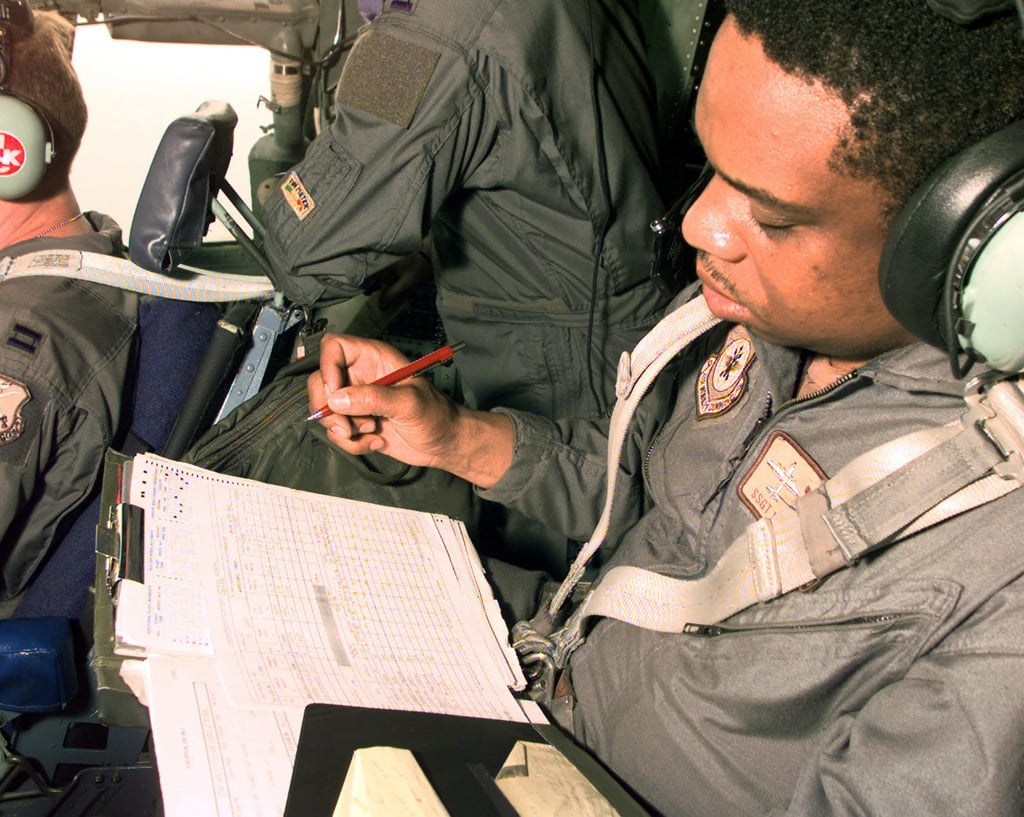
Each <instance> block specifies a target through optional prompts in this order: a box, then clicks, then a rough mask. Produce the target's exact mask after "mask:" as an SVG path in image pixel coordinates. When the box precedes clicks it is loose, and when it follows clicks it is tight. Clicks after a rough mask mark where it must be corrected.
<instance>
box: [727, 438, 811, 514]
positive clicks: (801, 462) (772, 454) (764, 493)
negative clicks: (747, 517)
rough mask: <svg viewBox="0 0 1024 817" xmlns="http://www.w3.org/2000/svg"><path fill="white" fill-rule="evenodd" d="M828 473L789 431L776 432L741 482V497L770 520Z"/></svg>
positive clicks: (790, 505) (745, 503) (748, 505)
mask: <svg viewBox="0 0 1024 817" xmlns="http://www.w3.org/2000/svg"><path fill="white" fill-rule="evenodd" d="M824 479H825V472H824V471H822V470H821V468H820V467H818V464H817V463H816V462H815V461H814V460H812V459H811V458H810V456H808V454H807V452H806V451H804V450H803V449H802V448H801V447H800V446H799V445H797V443H796V441H795V440H793V438H792V437H790V436H789V435H788V434H784V433H783V432H781V431H775V432H773V433H772V434H771V436H770V437H769V438H768V441H767V442H766V443H765V446H764V448H763V449H762V451H761V456H760V457H758V458H757V462H756V463H755V464H754V467H753V468H751V469H750V471H749V472H748V473H747V475H746V476H745V477H743V480H742V481H741V482H740V484H739V489H738V490H739V495H740V499H742V500H743V504H744V505H746V506H747V507H748V508H750V510H751V512H752V513H753V514H754V516H755V517H757V518H758V519H762V518H763V519H771V518H772V517H773V516H775V514H776V513H777V512H778V510H779V508H781V507H783V506H788V507H793V506H794V505H795V503H796V498H797V497H798V496H800V495H802V494H807V493H810V492H811V491H813V490H814V489H815V488H817V487H818V486H819V485H820V484H821V483H822V481H823V480H824Z"/></svg>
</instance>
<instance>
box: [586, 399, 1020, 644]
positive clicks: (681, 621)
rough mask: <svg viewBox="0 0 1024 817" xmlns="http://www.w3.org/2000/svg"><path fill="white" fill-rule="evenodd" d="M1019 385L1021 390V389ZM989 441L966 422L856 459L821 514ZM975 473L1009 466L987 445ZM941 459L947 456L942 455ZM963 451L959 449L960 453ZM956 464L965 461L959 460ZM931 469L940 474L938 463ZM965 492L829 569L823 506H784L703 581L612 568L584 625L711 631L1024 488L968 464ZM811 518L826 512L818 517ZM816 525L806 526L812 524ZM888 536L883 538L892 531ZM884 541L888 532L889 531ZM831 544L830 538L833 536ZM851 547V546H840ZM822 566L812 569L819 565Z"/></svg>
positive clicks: (836, 480) (590, 601)
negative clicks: (811, 532)
mask: <svg viewBox="0 0 1024 817" xmlns="http://www.w3.org/2000/svg"><path fill="white" fill-rule="evenodd" d="M1012 388H1017V387H1016V386H1012ZM961 434H963V435H968V438H969V439H972V440H975V441H977V442H980V435H977V434H976V433H975V430H974V428H973V427H972V426H965V425H964V424H963V423H962V422H959V421H958V422H956V423H952V424H950V425H948V426H943V427H941V428H931V429H924V430H921V431H916V432H913V433H911V434H908V435H905V436H904V437H900V438H898V439H896V440H893V441H891V442H889V443H886V444H885V445H882V446H879V447H878V448H875V449H873V450H871V451H868V452H866V453H865V454H862V455H861V456H859V457H857V458H856V459H854V460H852V461H851V462H850V463H848V464H847V465H846V467H844V468H843V469H841V470H840V471H839V472H838V473H837V474H836V476H835V477H833V478H832V479H830V480H828V481H827V482H825V483H824V484H823V485H821V486H819V487H818V488H817V489H816V490H815V491H814V492H813V493H814V494H818V495H819V496H821V497H824V499H822V501H821V504H820V506H819V507H821V508H824V509H826V510H827V513H825V514H823V515H822V517H823V518H824V519H825V520H826V523H827V521H828V515H829V514H831V513H833V511H832V510H828V509H829V508H831V509H836V508H837V507H838V508H840V509H841V506H842V505H844V504H845V503H848V502H856V501H858V497H859V496H860V497H862V496H863V495H864V494H865V493H868V494H869V495H870V494H871V492H873V491H875V490H878V489H879V486H881V487H882V488H884V487H885V485H886V483H887V482H888V481H889V480H890V478H891V477H892V476H893V475H894V474H896V472H897V471H901V470H906V469H912V468H913V467H914V466H915V462H920V458H922V457H924V456H925V455H926V454H929V453H930V452H933V451H938V450H939V448H940V447H941V446H946V447H948V448H950V449H951V450H952V449H953V447H954V444H955V443H959V442H960V439H954V438H958V437H959V435H961ZM977 450H978V457H977V458H976V462H974V463H972V465H973V466H974V469H983V468H991V467H992V466H993V464H994V463H996V462H998V461H999V460H1000V457H999V454H998V451H996V450H995V448H994V447H992V450H988V444H987V443H984V442H981V445H980V447H979V448H978V449H977ZM941 453H942V452H940V454H941ZM958 453H959V452H958ZM951 463H952V464H953V465H954V466H955V467H958V468H959V467H961V466H962V465H963V464H962V463H961V462H959V461H958V460H957V459H956V458H955V457H951ZM928 470H931V466H930V465H929V467H928ZM963 471H964V476H963V480H964V482H965V483H967V484H966V485H965V486H964V487H961V488H959V489H958V490H955V491H954V492H953V493H951V495H949V496H947V497H946V498H945V499H943V500H942V501H940V502H938V503H937V504H931V505H930V507H927V508H926V509H925V510H924V511H923V513H922V512H919V511H917V510H915V509H914V504H915V500H913V499H910V498H907V500H906V502H907V505H908V506H909V507H910V508H911V509H912V510H911V511H910V513H912V514H913V513H916V514H917V515H916V517H915V519H914V521H913V522H911V523H910V524H909V525H906V526H905V527H903V528H902V529H900V530H899V532H898V534H896V535H891V536H884V538H883V540H882V541H874V540H867V541H864V542H862V543H861V544H860V549H859V551H857V552H853V553H845V550H846V549H847V548H843V550H844V553H845V555H844V558H843V559H839V560H832V562H831V564H830V565H829V566H828V567H827V568H826V569H825V570H823V569H822V560H821V559H820V558H819V559H814V557H813V556H812V552H813V551H814V549H815V548H817V549H818V550H819V551H820V550H822V549H823V548H829V547H832V548H833V549H835V546H836V541H835V540H831V541H824V542H822V541H812V542H808V541H806V540H805V531H806V530H807V529H808V527H807V526H804V525H802V524H801V516H800V509H801V508H803V507H807V508H808V509H812V508H813V507H814V505H812V504H811V503H807V504H806V506H805V504H804V503H803V501H801V502H799V503H798V504H797V507H795V508H793V507H785V508H782V509H780V510H779V511H778V512H777V513H776V514H775V516H773V517H772V518H771V519H760V520H758V521H757V522H754V523H753V524H751V525H749V526H748V527H747V529H746V530H745V531H744V533H743V534H742V535H741V536H740V537H739V538H738V539H736V540H735V541H734V542H733V543H732V544H731V545H730V546H729V548H727V549H726V552H725V554H724V556H723V557H722V558H721V559H720V560H719V561H718V563H717V564H716V565H715V566H714V568H712V570H711V571H710V572H709V573H708V574H707V575H706V576H704V577H702V578H700V579H690V580H683V579H675V578H671V577H668V576H664V575H661V574H658V573H654V572H652V571H649V570H644V569H642V568H638V567H631V566H619V567H614V568H612V569H611V570H609V571H608V572H607V573H606V574H605V575H604V576H603V577H602V579H601V581H600V582H599V583H598V584H597V585H596V586H595V587H594V589H593V590H592V591H591V592H590V594H589V595H588V596H587V598H586V599H585V600H584V602H583V605H582V607H581V610H580V611H579V616H578V620H579V621H580V622H582V620H583V619H585V618H586V617H589V616H593V615H598V616H606V617H610V618H616V619H619V620H622V621H626V622H628V623H630V624H634V625H636V626H638V627H644V628H646V629H650V630H657V631H661V632H682V631H684V630H685V629H686V628H687V627H692V626H694V625H710V624H715V623H717V622H719V621H722V620H724V619H726V618H728V617H729V616H731V615H733V614H734V613H737V612H739V611H740V610H743V609H745V608H747V607H750V606H752V605H754V604H756V603H758V602H764V601H769V600H770V599H773V598H777V597H779V596H781V595H783V594H785V593H789V592H791V591H793V590H796V589H798V588H800V587H802V586H804V585H807V584H808V583H810V582H813V581H816V580H817V579H820V578H823V573H826V574H827V573H828V572H833V571H835V570H837V569H839V568H841V567H845V566H846V565H847V564H849V563H851V562H852V561H853V560H854V559H856V558H858V557H859V556H861V555H863V553H865V552H867V551H868V550H871V549H873V548H874V547H877V546H878V545H880V544H891V543H893V542H895V541H898V540H899V539H902V538H905V537H907V536H910V535H911V534H913V533H916V532H918V531H921V530H923V529H925V528H927V527H929V526H931V525H935V524H938V523H939V522H941V521H943V520H945V519H948V518H950V517H952V516H955V515H957V514H960V513H963V512H964V511H966V510H970V509H971V508H974V507H977V506H978V505H981V504H984V503H986V502H990V501H992V500H994V499H998V498H999V497H1001V496H1003V495H1005V494H1007V493H1009V492H1010V491H1013V490H1015V489H1016V488H1019V487H1020V485H1021V482H1020V480H1019V479H1012V478H1006V477H1001V476H999V475H998V474H996V473H990V474H989V475H988V476H985V477H982V478H981V479H978V478H977V475H976V470H972V469H971V468H967V467H963ZM808 512H809V513H815V514H816V515H817V513H816V512H815V511H814V510H809V511H808ZM807 521H808V520H806V519H805V520H804V522H807ZM883 533H884V532H883ZM880 535H881V534H880ZM825 538H827V534H826V537H825ZM839 544H840V545H842V544H843V543H842V542H839ZM812 563H813V566H812Z"/></svg>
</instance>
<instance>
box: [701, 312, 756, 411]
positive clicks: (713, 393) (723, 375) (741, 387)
mask: <svg viewBox="0 0 1024 817" xmlns="http://www.w3.org/2000/svg"><path fill="white" fill-rule="evenodd" d="M754 357H755V353H754V345H753V344H752V343H751V342H750V337H749V336H748V335H747V332H746V330H745V329H744V328H743V327H742V326H734V327H733V328H732V329H731V330H730V332H729V334H728V335H727V336H726V338H725V345H724V346H723V347H722V351H720V352H717V353H716V354H713V355H711V356H710V357H709V358H708V359H707V360H705V361H704V365H703V366H701V369H700V374H699V375H698V376H697V419H698V420H705V419H707V418H708V417H716V416H718V415H719V414H724V413H725V412H727V411H728V410H729V409H731V408H732V407H733V406H734V405H736V403H737V402H738V401H739V399H740V398H741V397H742V396H743V393H744V392H745V391H746V390H747V369H749V368H750V365H751V364H752V363H753V362H754Z"/></svg>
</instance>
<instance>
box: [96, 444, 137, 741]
mask: <svg viewBox="0 0 1024 817" xmlns="http://www.w3.org/2000/svg"><path fill="white" fill-rule="evenodd" d="M131 461H132V458H131V457H129V456H127V455H125V454H122V453H120V452H118V451H115V450H113V449H108V450H107V452H106V455H105V456H104V462H103V478H102V486H101V492H100V518H99V520H98V524H97V526H96V582H95V585H94V588H95V598H94V602H93V648H92V654H91V658H90V662H89V663H90V667H91V668H92V671H93V674H94V676H95V678H96V707H97V712H98V714H99V716H100V719H101V720H102V721H103V722H104V723H105V724H107V725H109V726H130V727H146V728H148V727H149V710H148V709H146V707H145V706H143V705H142V704H141V703H139V701H138V699H137V698H136V697H135V694H134V693H133V692H132V691H131V690H130V689H129V688H128V685H127V684H126V683H125V682H124V679H123V678H122V677H121V674H120V673H121V665H122V664H123V663H124V661H125V660H131V659H125V658H124V657H123V656H121V655H117V654H115V652H114V645H115V637H114V618H115V616H116V614H117V607H116V589H117V583H118V582H119V581H121V579H123V578H125V577H126V576H128V577H131V578H134V579H136V580H138V581H141V580H142V563H143V558H142V557H143V553H142V533H143V530H142V522H143V520H142V513H141V511H139V510H138V508H132V507H131V506H128V505H126V503H124V502H123V501H122V500H123V497H124V496H125V495H126V492H125V485H127V484H128V483H129V482H130V480H131V472H130V469H131Z"/></svg>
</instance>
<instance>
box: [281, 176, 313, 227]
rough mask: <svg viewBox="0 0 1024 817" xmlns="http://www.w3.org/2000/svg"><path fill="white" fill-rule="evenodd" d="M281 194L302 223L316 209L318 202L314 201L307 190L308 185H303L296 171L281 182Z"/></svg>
mask: <svg viewBox="0 0 1024 817" xmlns="http://www.w3.org/2000/svg"><path fill="white" fill-rule="evenodd" d="M281 193H282V194H283V195H284V200H285V201H286V202H287V203H288V206H289V207H291V208H292V212H293V213H295V216H296V217H297V218H298V219H299V221H302V220H303V219H304V218H305V217H306V216H308V215H309V214H310V213H312V212H313V210H315V209H316V202H315V201H313V197H312V196H311V195H310V194H309V191H308V190H307V189H306V185H304V184H303V183H302V179H300V178H299V174H298V173H296V172H295V171H294V170H293V171H292V172H291V173H289V174H288V175H287V176H285V179H284V181H283V182H281Z"/></svg>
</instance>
